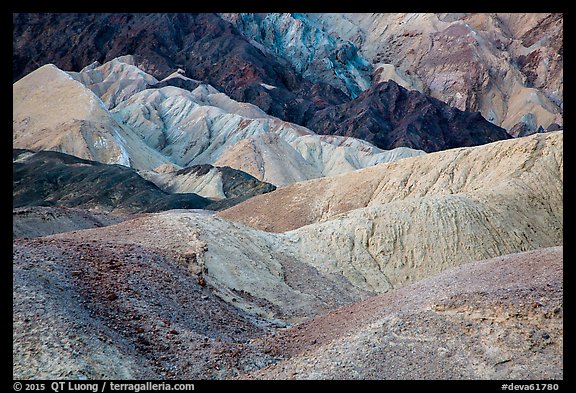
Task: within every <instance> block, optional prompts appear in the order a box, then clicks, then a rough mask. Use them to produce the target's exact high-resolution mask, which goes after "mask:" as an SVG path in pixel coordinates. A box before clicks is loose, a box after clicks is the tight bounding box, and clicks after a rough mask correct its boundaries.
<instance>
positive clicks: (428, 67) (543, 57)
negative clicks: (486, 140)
mask: <svg viewBox="0 0 576 393" xmlns="http://www.w3.org/2000/svg"><path fill="white" fill-rule="evenodd" d="M307 17H308V18H309V19H311V20H313V21H315V22H316V23H317V24H318V25H319V26H321V27H322V29H323V30H324V31H326V32H331V33H333V34H336V35H338V36H339V37H341V38H342V39H344V40H348V41H351V42H353V43H355V44H356V45H357V46H358V48H359V53H360V55H362V56H363V57H365V58H366V59H367V60H369V61H370V62H371V63H372V66H373V68H374V82H375V83H377V82H380V81H386V80H389V79H392V80H395V81H396V82H398V83H399V84H401V85H402V86H404V87H406V88H412V89H416V90H419V91H421V92H423V93H426V94H430V95H431V96H432V97H435V98H438V99H440V100H442V101H445V102H447V103H448V104H450V105H452V106H455V107H457V108H458V109H461V110H466V111H479V112H481V113H482V115H483V116H484V117H485V118H486V119H488V120H490V121H491V122H493V123H495V124H497V125H499V126H502V127H504V128H505V129H507V130H510V129H511V128H512V127H514V126H515V125H517V124H525V125H526V126H528V127H529V128H530V130H531V131H536V130H537V129H538V128H539V127H542V128H544V129H546V128H548V126H549V125H550V124H551V123H553V122H556V123H558V124H562V112H563V103H562V101H563V100H562V93H563V16H562V14H554V13H459V14H458V13H451V14H433V13H410V14H405V13H389V14H361V13H354V14H346V13H342V14H328V13H322V14H307Z"/></svg>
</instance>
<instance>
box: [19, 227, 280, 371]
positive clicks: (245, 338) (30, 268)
mask: <svg viewBox="0 0 576 393" xmlns="http://www.w3.org/2000/svg"><path fill="white" fill-rule="evenodd" d="M71 236H72V237H71V238H67V239H57V238H49V237H46V238H39V239H31V240H24V239H17V240H15V241H14V254H13V271H14V273H13V298H12V300H13V335H12V340H13V366H12V367H13V368H12V370H13V371H12V372H13V377H14V378H15V379H66V380H75V379H114V380H117V379H223V378H226V377H230V376H233V375H236V374H237V373H238V372H248V371H250V370H253V369H256V368H260V367H262V366H263V365H265V364H267V363H269V362H270V361H271V358H270V356H268V355H266V354H264V353H262V352H260V351H258V350H257V349H252V346H251V345H250V344H249V340H250V339H251V338H254V337H256V336H258V335H262V334H265V333H266V332H268V331H270V328H271V325H270V324H269V323H268V322H266V321H263V320H261V319H258V318H255V317H252V316H249V315H247V314H246V313H243V312H242V311H240V310H238V309H236V308H233V307H231V306H229V305H227V304H226V303H225V302H223V301H222V300H220V299H218V298H217V297H216V296H214V294H213V293H212V292H211V291H210V290H208V289H207V288H206V287H203V286H201V285H200V284H198V283H197V282H196V280H195V279H194V278H193V276H192V274H191V273H190V272H188V271H187V269H186V268H185V267H183V266H180V265H178V264H175V263H173V262H172V261H171V260H169V259H167V258H166V257H163V256H162V255H159V254H158V253H156V252H154V251H150V249H149V247H146V246H144V247H143V246H138V245H134V244H117V243H109V242H108V241H105V242H102V243H96V242H93V243H85V242H83V241H82V240H81V239H76V240H75V239H74V237H73V235H71Z"/></svg>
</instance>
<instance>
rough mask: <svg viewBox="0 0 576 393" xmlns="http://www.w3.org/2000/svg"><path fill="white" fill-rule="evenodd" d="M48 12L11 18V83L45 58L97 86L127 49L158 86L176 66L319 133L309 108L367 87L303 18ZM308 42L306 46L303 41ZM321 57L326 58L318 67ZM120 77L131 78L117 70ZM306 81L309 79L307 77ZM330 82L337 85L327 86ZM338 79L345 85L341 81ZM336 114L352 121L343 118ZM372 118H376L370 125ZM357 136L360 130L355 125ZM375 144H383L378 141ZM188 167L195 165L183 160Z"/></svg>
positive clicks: (360, 73) (361, 72)
mask: <svg viewBox="0 0 576 393" xmlns="http://www.w3.org/2000/svg"><path fill="white" fill-rule="evenodd" d="M53 16H54V15H50V14H48V15H38V14H14V15H13V22H14V35H13V47H14V53H15V55H14V57H13V74H14V78H15V79H18V78H19V77H21V76H22V75H26V74H27V73H29V72H31V71H32V70H33V69H34V68H35V65H36V64H45V63H46V62H52V63H54V64H55V65H56V66H58V67H60V68H61V69H65V70H70V71H80V70H81V69H83V68H84V67H85V66H86V64H90V66H89V67H88V69H84V71H85V72H87V73H89V74H94V75H88V76H86V77H85V78H84V77H78V76H76V77H77V79H78V80H84V81H86V82H87V83H89V85H90V86H92V85H98V84H102V83H101V82H99V80H100V77H101V76H104V75H105V73H106V71H105V70H99V71H97V72H93V69H95V68H97V67H98V65H97V63H96V64H95V63H94V61H98V62H100V63H103V62H104V61H110V60H112V59H114V58H117V57H120V56H125V55H127V54H133V55H134V56H133V57H132V60H131V62H132V63H133V64H132V65H135V66H137V67H139V68H140V69H141V70H143V71H144V72H147V73H149V74H150V75H151V77H153V78H155V79H157V80H159V82H158V86H166V85H168V86H172V85H171V84H170V83H163V82H162V80H165V78H167V77H168V78H169V77H170V76H174V73H176V74H177V75H181V74H179V73H178V70H182V71H183V73H184V74H185V76H186V78H188V79H187V80H186V82H182V81H183V79H182V78H177V77H176V78H175V77H172V78H170V79H172V80H173V81H179V83H180V86H185V85H188V86H190V87H192V86H195V85H196V83H197V82H200V81H201V82H202V83H205V84H209V85H211V86H213V87H214V88H215V89H217V90H218V91H219V92H223V93H225V94H226V95H228V96H229V97H230V98H232V99H233V100H236V101H241V102H248V103H251V104H254V105H256V106H258V107H259V108H260V109H262V110H263V111H264V112H265V113H267V114H269V115H272V116H274V117H277V118H279V119H281V120H283V121H288V122H291V123H296V124H299V125H303V126H306V127H308V128H310V129H311V130H312V131H315V132H320V133H324V131H323V129H322V125H321V124H319V123H318V122H317V121H314V122H311V119H312V117H313V116H314V115H315V114H316V113H317V112H318V111H321V110H323V109H327V108H332V111H334V110H335V109H334V106H337V105H341V104H344V103H346V102H348V101H350V97H349V96H348V95H346V94H345V93H344V92H342V91H341V90H340V88H343V89H344V90H346V91H348V92H349V94H350V95H351V97H355V96H356V95H357V94H358V93H359V92H360V91H361V90H365V89H368V88H369V87H370V84H369V80H367V79H366V72H367V70H366V69H365V68H366V67H368V65H366V64H365V63H364V60H362V59H361V58H360V57H359V56H358V55H357V54H356V53H355V49H354V46H353V45H352V44H350V43H346V42H345V41H342V40H340V39H336V38H333V37H332V38H331V36H330V35H329V34H326V33H325V32H324V30H323V29H319V28H318V27H315V26H314V25H313V24H311V22H310V21H308V18H306V17H304V16H299V15H296V16H290V15H287V14H284V15H281V16H277V15H276V16H275V15H268V16H264V17H262V18H260V17H258V16H250V15H245V16H242V17H240V16H227V18H228V19H230V20H231V21H232V22H234V23H236V24H238V26H237V28H235V27H234V26H233V24H231V23H230V22H228V21H226V20H224V19H223V18H222V17H220V16H217V15H214V14H113V15H108V14H81V15H78V14H66V15H65V16H62V17H60V18H57V19H54V18H53ZM271 24H277V25H278V26H279V27H278V29H277V30H269V31H270V33H271V35H270V36H264V37H261V35H262V34H257V32H256V31H253V30H254V29H256V30H257V31H263V30H262V29H264V30H266V29H268V27H266V26H271ZM86 26H90V28H85V27H86ZM164 26H171V28H170V29H166V28H164ZM152 32H154V33H152ZM39 34H42V40H39V36H38V35H39ZM243 34H244V35H243ZM245 35H246V36H245ZM247 37H252V38H247ZM259 37H260V38H259ZM258 41H260V42H258ZM308 42H311V43H312V42H313V43H314V44H313V45H308ZM32 47H33V48H34V49H33V50H32ZM63 48H64V49H63ZM67 48H68V49H67ZM274 48H275V49H274ZM292 51H294V53H292ZM325 51H327V52H326V53H325ZM324 58H328V59H329V60H330V59H333V60H330V62H331V63H330V62H329V63H328V64H325V62H324ZM368 68H369V67H368ZM126 70H128V68H126ZM127 75H132V74H130V72H127ZM133 75H136V74H133ZM93 78H95V79H93ZM137 79H138V78H136V79H132V82H130V83H128V84H129V85H131V87H129V88H128V87H127V88H126V89H123V88H122V87H121V86H109V85H108V84H106V83H105V84H104V85H103V86H100V87H96V86H94V87H93V89H94V91H100V92H103V93H106V94H108V95H107V96H106V97H105V98H104V101H106V102H108V101H109V98H108V96H110V97H112V98H114V97H116V98H118V97H121V96H122V93H121V92H120V90H125V91H131V90H132V91H136V90H138V89H139V88H141V87H142V86H141V84H139V83H137V82H136V80H137ZM104 80H105V79H103V81H104ZM316 80H318V82H314V81H316ZM324 80H327V81H328V82H324ZM151 81H152V80H149V81H148V82H146V83H149V82H151ZM92 82H94V83H92ZM110 82H112V79H110ZM152 82H153V81H152ZM181 83H185V84H184V85H182V84H181ZM330 83H331V84H332V85H334V86H339V87H333V86H332V85H331V84H330ZM342 84H344V85H346V86H345V87H342ZM112 85H114V83H112ZM178 85H179V84H178V83H176V86H178ZM109 89H112V90H110V91H108V90H109ZM361 96H362V97H364V96H363V95H361ZM371 97H373V96H372V95H371V94H368V97H367V98H368V102H367V103H364V104H362V103H358V101H356V103H355V106H356V107H358V108H365V109H368V107H369V106H371V105H372V104H373V102H372V101H371ZM112 98H110V99H112ZM116 98H114V99H116ZM356 100H358V98H356ZM380 105H382V104H380ZM384 105H385V103H384ZM405 109H406V108H405ZM413 109H414V108H412V110H413ZM352 115H353V116H356V115H357V113H354V112H352ZM436 115H437V113H436V112H434V111H426V110H423V111H421V112H419V113H417V114H416V113H415V114H414V116H411V117H405V119H404V122H405V123H406V124H405V126H406V127H407V128H410V125H411V126H413V127H416V128H417V129H419V128H420V121H423V122H425V123H435V122H438V121H441V120H439V119H437V118H436V117H435V116H436ZM442 119H444V118H443V117H442ZM344 120H345V121H349V122H353V121H354V119H353V118H350V119H348V118H346V119H344ZM375 120H382V121H383V122H382V124H378V123H377V122H376V123H374V121H375ZM384 120H385V119H380V118H379V117H378V116H372V118H371V122H372V124H370V127H371V128H374V127H376V128H378V130H377V131H375V132H378V133H379V132H383V133H387V132H388V130H389V128H390V124H389V122H387V121H384ZM444 120H447V121H448V123H449V124H448V128H451V127H452V128H454V127H457V128H459V127H464V129H462V130H461V132H462V133H463V134H467V133H473V132H474V130H476V129H477V127H481V128H482V129H483V130H484V131H485V132H486V133H488V134H489V135H488V138H487V139H486V138H485V135H480V138H479V139H478V140H476V141H475V143H476V144H481V143H486V142H488V141H491V140H497V139H502V138H503V137H505V134H503V133H502V130H500V129H498V128H493V127H491V126H490V125H489V123H488V122H487V121H486V120H484V119H483V118H482V117H474V125H472V126H473V127H472V129H470V130H468V129H466V128H465V127H467V126H468V125H469V124H462V123H458V124H453V125H452V124H451V120H452V119H451V118H450V117H449V118H448V119H444ZM357 124H359V123H358V122H357ZM372 131H374V129H373V130H372ZM361 133H362V134H365V132H364V131H362V132H361ZM421 142H423V145H421V146H411V147H413V148H415V149H420V150H425V151H431V149H432V147H431V146H428V145H429V143H428V142H427V141H426V140H421ZM128 144H129V145H132V144H133V143H132V142H131V143H128ZM376 145H377V147H379V148H383V149H388V148H389V147H388V146H387V145H384V144H382V145H379V144H378V143H376ZM197 163H200V162H195V163H188V164H186V165H189V164H197ZM205 163H206V162H205ZM179 165H180V164H179Z"/></svg>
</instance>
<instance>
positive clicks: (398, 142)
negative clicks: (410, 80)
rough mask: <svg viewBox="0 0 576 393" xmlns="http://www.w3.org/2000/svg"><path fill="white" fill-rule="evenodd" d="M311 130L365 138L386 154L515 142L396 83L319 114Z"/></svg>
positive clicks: (382, 85)
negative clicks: (401, 148)
mask: <svg viewBox="0 0 576 393" xmlns="http://www.w3.org/2000/svg"><path fill="white" fill-rule="evenodd" d="M307 126H308V127H309V128H310V129H311V130H314V131H316V132H318V133H321V134H332V135H345V136H351V137H355V138H360V139H363V140H365V141H368V142H370V143H372V144H374V145H376V146H378V147H379V148H381V149H386V150H390V149H394V148H396V147H410V148H413V149H420V150H424V151H426V152H434V151H439V150H446V149H451V148H454V147H462V146H476V145H482V144H485V143H490V142H494V141H497V140H502V139H508V138H511V136H510V135H509V134H508V133H507V132H506V131H505V130H504V129H502V128H500V127H498V126H496V125H494V124H492V123H490V122H488V121H487V120H486V119H484V118H483V117H482V116H481V115H480V113H478V112H476V113H471V112H463V111H461V110H459V109H457V108H454V107H451V106H448V105H446V104H445V103H443V102H442V101H439V100H437V99H435V98H432V97H429V96H426V95H424V94H422V93H419V92H417V91H414V90H412V91H408V90H406V89H404V88H403V87H401V86H399V85H398V84H397V83H396V82H394V81H388V82H381V83H379V84H376V85H374V86H372V87H371V88H370V89H368V90H366V91H364V92H363V93H362V94H360V95H359V96H358V98H356V99H355V100H352V101H349V102H347V103H344V104H341V105H336V106H331V107H329V108H326V109H323V110H320V111H317V112H316V113H315V114H314V116H312V118H311V119H310V121H309V122H308V123H307Z"/></svg>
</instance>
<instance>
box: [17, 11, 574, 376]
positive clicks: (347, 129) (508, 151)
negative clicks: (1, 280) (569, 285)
mask: <svg viewBox="0 0 576 393" xmlns="http://www.w3.org/2000/svg"><path fill="white" fill-rule="evenodd" d="M562 20H563V19H562V14H297V13H294V14H275V13H269V14H71V13H70V14H32V13H30V14H29V13H23V14H13V48H14V54H13V75H14V81H13V82H14V83H13V215H12V218H13V236H12V237H13V265H12V277H13V298H12V301H13V302H12V308H13V335H12V343H13V349H12V355H13V368H12V370H13V378H14V379H19V380H20V379H21V380H24V379H26V380H46V379H47V380H79V379H80V380H84V379H89V380H101V379H105V380H121V379H132V380H151V379H153V380H158V379H162V380H164V379H170V380H208V379H211V380H212V379H216V380H260V379H267V380H268V379H273V380H278V379H279V380H286V379H306V380H327V379H347V380H349V379H352V380H363V379H370V380H408V379H426V380H429V379H436V380H438V379H439V380H453V379H466V380H562V379H563V378H564V374H563V368H564V365H563V356H564V349H563V348H564V347H563V322H564V318H563V312H564V307H563V213H564V211H563V164H564V161H563V121H562V111H563V104H562V47H563V43H562V23H563V22H562ZM39 37H43V39H41V40H40V39H39ZM32 47H33V48H34V50H31V48H32Z"/></svg>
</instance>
